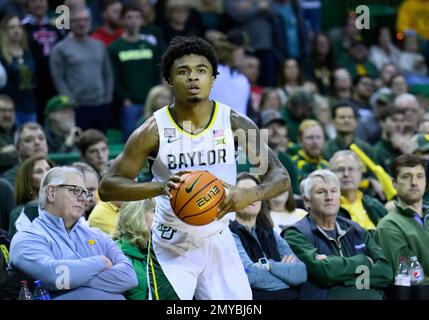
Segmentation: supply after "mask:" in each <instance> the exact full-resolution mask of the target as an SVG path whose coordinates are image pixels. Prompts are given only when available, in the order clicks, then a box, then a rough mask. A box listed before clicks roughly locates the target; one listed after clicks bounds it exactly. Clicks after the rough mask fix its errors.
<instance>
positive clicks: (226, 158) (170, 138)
mask: <svg viewBox="0 0 429 320" xmlns="http://www.w3.org/2000/svg"><path fill="white" fill-rule="evenodd" d="M230 110H231V109H230V107H228V106H226V105H224V104H221V103H219V102H215V107H214V109H213V112H212V115H211V120H210V122H209V124H208V126H207V127H206V128H205V129H204V130H203V131H202V132H200V133H199V134H196V135H194V134H191V133H189V130H188V131H185V130H186V128H185V130H183V128H181V127H180V126H179V125H178V124H177V123H176V122H175V121H174V119H173V117H172V116H171V114H170V112H169V109H168V107H164V108H162V109H160V110H158V111H156V112H155V114H154V115H155V119H156V123H157V126H158V135H159V149H158V154H157V156H156V158H155V159H154V162H153V164H152V167H151V170H152V175H153V180H152V181H156V182H163V181H166V180H167V179H168V178H169V177H170V176H171V175H172V174H174V173H176V172H179V171H186V170H207V171H209V172H211V173H212V174H214V175H215V176H216V177H218V178H219V179H222V180H224V181H226V182H227V183H229V184H232V185H235V184H236V178H237V169H236V162H235V148H234V137H233V133H232V130H231V120H230V113H231V112H230ZM231 218H232V219H233V218H234V216H231V215H230V214H229V215H227V216H225V217H224V219H222V221H214V222H212V223H210V224H208V225H205V226H192V225H189V224H186V223H184V222H182V221H181V220H180V219H178V218H177V217H176V215H175V214H174V212H173V210H172V208H171V205H170V199H169V198H168V196H165V195H162V196H158V197H156V208H155V222H156V223H162V224H165V225H168V226H171V227H173V228H175V229H177V230H180V231H183V232H187V233H192V234H193V235H194V236H197V237H200V236H201V237H205V236H208V235H211V234H214V233H217V232H220V231H221V230H222V229H223V228H224V227H225V223H227V222H228V221H229V220H230V219H231Z"/></svg>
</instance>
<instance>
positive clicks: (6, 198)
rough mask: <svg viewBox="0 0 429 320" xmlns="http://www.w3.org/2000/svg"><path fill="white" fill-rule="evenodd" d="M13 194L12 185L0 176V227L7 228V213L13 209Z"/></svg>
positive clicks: (14, 204)
mask: <svg viewBox="0 0 429 320" xmlns="http://www.w3.org/2000/svg"><path fill="white" fill-rule="evenodd" d="M15 207H16V202H15V195H14V192H13V188H12V186H11V185H10V184H9V182H7V181H6V180H5V179H2V178H0V229H3V230H8V229H9V215H10V212H11V211H12V210H13V209H15Z"/></svg>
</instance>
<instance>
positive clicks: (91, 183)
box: [71, 162, 100, 220]
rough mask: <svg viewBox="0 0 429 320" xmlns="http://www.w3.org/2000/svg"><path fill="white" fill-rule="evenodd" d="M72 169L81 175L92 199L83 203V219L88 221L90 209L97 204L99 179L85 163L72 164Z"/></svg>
mask: <svg viewBox="0 0 429 320" xmlns="http://www.w3.org/2000/svg"><path fill="white" fill-rule="evenodd" d="M71 166H72V167H73V168H76V169H78V170H79V171H80V172H82V174H83V180H84V182H85V186H86V189H88V191H89V192H91V194H92V198H91V199H89V200H87V201H86V202H85V219H87V220H88V217H89V215H90V214H91V211H92V209H94V207H95V205H96V204H97V201H98V200H99V199H98V194H97V193H98V186H99V184H100V178H99V177H98V174H97V171H95V170H94V168H93V167H91V166H90V165H89V164H86V163H85V162H74V163H73V164H72V165H71Z"/></svg>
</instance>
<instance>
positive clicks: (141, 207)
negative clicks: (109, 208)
mask: <svg viewBox="0 0 429 320" xmlns="http://www.w3.org/2000/svg"><path fill="white" fill-rule="evenodd" d="M154 214H155V199H154V198H151V199H146V200H144V201H132V202H127V203H126V204H124V205H123V206H122V207H121V209H120V210H119V220H118V224H117V226H116V231H115V233H114V235H113V239H115V240H116V244H117V245H118V246H119V248H120V249H121V250H122V252H123V253H124V254H125V255H126V256H127V257H128V258H129V259H130V260H131V263H132V264H133V267H134V270H135V271H136V274H137V280H138V286H137V287H135V288H134V289H131V290H129V291H127V292H125V294H124V295H125V297H126V298H127V299H129V300H147V299H148V284H147V276H146V269H147V243H148V240H149V234H150V229H151V226H152V222H153V217H154Z"/></svg>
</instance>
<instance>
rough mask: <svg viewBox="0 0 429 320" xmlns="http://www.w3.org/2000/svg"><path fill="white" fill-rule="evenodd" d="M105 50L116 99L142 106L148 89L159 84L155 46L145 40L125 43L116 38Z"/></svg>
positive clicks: (157, 50)
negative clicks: (107, 52)
mask: <svg viewBox="0 0 429 320" xmlns="http://www.w3.org/2000/svg"><path fill="white" fill-rule="evenodd" d="M108 50H109V55H110V58H111V62H112V67H113V71H114V74H115V91H116V93H117V94H118V97H119V98H120V99H121V100H125V99H130V100H131V101H132V102H133V103H139V104H143V103H144V102H145V101H146V95H147V94H148V92H149V90H150V89H151V88H152V87H153V86H155V85H157V84H159V83H160V70H159V62H160V53H159V49H158V47H156V46H153V45H152V44H150V43H149V42H147V41H146V40H138V41H136V42H128V41H125V40H124V39H123V38H120V39H118V40H116V41H114V42H113V43H112V44H111V45H110V46H109V47H108Z"/></svg>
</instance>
